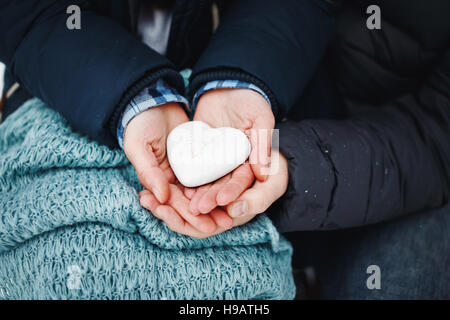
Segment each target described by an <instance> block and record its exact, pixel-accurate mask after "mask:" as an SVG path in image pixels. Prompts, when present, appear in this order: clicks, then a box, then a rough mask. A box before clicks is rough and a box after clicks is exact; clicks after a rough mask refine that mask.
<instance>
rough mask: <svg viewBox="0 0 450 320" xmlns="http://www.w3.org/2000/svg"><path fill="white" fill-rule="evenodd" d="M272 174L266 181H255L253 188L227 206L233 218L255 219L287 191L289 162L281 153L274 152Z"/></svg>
mask: <svg viewBox="0 0 450 320" xmlns="http://www.w3.org/2000/svg"><path fill="white" fill-rule="evenodd" d="M272 153H273V154H272V161H271V170H270V171H271V174H270V175H268V178H267V180H266V181H255V183H254V184H253V186H252V187H251V188H249V189H247V190H246V191H244V193H242V195H240V196H239V197H238V198H237V199H236V200H235V201H233V202H232V203H230V204H228V205H227V206H226V211H227V212H228V214H229V215H230V216H231V217H233V218H239V219H243V218H245V217H251V218H253V217H254V216H255V215H258V214H260V213H263V212H265V211H266V210H267V209H268V208H269V207H270V206H271V205H272V204H273V203H274V202H275V201H276V200H278V198H280V197H281V196H282V195H283V194H284V193H285V192H286V190H287V186H288V182H289V174H288V161H287V159H286V158H285V157H284V156H283V154H282V153H281V152H279V151H278V150H277V151H273V152H272Z"/></svg>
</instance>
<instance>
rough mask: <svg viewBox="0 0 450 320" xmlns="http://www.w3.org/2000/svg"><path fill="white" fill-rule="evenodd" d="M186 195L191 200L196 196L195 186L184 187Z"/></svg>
mask: <svg viewBox="0 0 450 320" xmlns="http://www.w3.org/2000/svg"><path fill="white" fill-rule="evenodd" d="M183 192H184V196H185V197H186V198H188V199H189V200H191V199H192V197H193V196H194V194H195V188H188V187H184V191H183Z"/></svg>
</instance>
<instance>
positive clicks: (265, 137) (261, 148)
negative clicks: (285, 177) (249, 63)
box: [194, 89, 275, 181]
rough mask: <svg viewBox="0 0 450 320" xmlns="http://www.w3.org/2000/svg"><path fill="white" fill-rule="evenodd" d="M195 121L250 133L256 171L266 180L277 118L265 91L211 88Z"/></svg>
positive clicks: (203, 96)
mask: <svg viewBox="0 0 450 320" xmlns="http://www.w3.org/2000/svg"><path fill="white" fill-rule="evenodd" d="M194 120H200V121H203V122H206V123H207V124H209V125H210V126H211V127H214V128H218V127H233V128H236V129H239V130H242V131H243V132H244V133H246V134H247V136H248V137H249V138H250V143H251V146H252V151H251V153H250V156H249V162H250V165H251V168H252V171H253V173H254V175H255V176H256V178H257V179H258V180H260V181H264V180H265V179H266V177H267V175H266V171H267V170H266V169H267V168H268V166H269V163H270V149H271V144H272V129H273V128H274V126H275V117H274V115H273V112H272V109H271V107H270V105H269V103H268V102H267V101H266V99H264V98H263V96H262V95H261V94H259V93H257V92H255V91H253V90H250V89H216V90H211V91H208V92H206V93H204V94H203V95H202V96H201V97H200V99H199V101H198V103H197V108H196V111H195V115H194Z"/></svg>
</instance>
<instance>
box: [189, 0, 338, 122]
mask: <svg viewBox="0 0 450 320" xmlns="http://www.w3.org/2000/svg"><path fill="white" fill-rule="evenodd" d="M334 9H335V8H334V5H333V6H332V5H330V4H328V2H325V1H324V0H291V1H283V2H282V3H280V2H279V1H276V0H268V1H258V0H239V1H234V2H233V3H232V4H231V5H230V6H229V8H227V9H226V12H225V14H224V15H223V16H222V17H221V21H220V25H219V28H218V29H217V31H216V32H215V34H214V35H213V36H212V39H211V41H210V43H209V45H208V47H207V48H206V50H205V52H204V53H203V54H202V56H201V57H200V59H199V61H198V62H197V64H196V65H195V67H194V70H193V76H192V80H191V88H190V92H191V94H194V93H195V92H196V91H197V89H199V87H200V86H201V85H202V84H204V83H206V82H208V81H210V80H223V79H234V80H242V81H246V82H250V83H253V84H256V85H257V86H259V87H260V88H261V89H262V90H263V91H264V92H265V93H266V94H267V95H268V97H269V99H270V100H271V104H272V108H273V111H274V114H275V116H276V118H278V119H279V118H281V117H283V116H284V115H285V114H286V113H287V112H288V110H289V109H290V108H291V107H292V106H293V105H294V104H295V102H296V101H297V100H298V99H299V97H300V96H301V94H302V91H303V89H304V88H305V86H306V84H307V83H308V82H309V80H310V78H311V76H312V74H313V72H314V70H315V68H316V67H317V65H318V64H319V61H320V59H321V57H322V55H323V53H324V52H325V48H326V46H327V43H328V40H329V39H330V36H331V34H332V26H333V21H334V19H333V11H334Z"/></svg>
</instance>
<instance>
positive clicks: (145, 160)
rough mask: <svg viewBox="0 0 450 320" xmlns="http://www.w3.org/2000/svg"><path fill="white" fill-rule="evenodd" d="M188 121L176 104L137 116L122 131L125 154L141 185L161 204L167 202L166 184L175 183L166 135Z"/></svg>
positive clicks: (168, 189)
mask: <svg viewBox="0 0 450 320" xmlns="http://www.w3.org/2000/svg"><path fill="white" fill-rule="evenodd" d="M188 120H189V119H188V117H187V115H186V113H185V111H184V110H183V108H182V107H181V106H180V105H179V104H178V103H167V104H164V105H161V106H158V107H154V108H151V109H149V110H146V111H144V112H142V113H140V114H138V115H137V116H136V117H134V118H133V119H132V120H131V121H130V122H129V123H128V125H127V127H126V129H125V134H124V139H123V149H124V152H125V154H126V156H127V157H128V159H129V160H130V162H131V164H132V165H133V166H134V168H135V170H136V173H137V176H138V179H139V181H140V183H141V184H142V186H143V187H144V188H145V189H147V190H151V191H152V193H153V194H154V195H155V196H156V198H157V199H158V201H159V202H160V203H165V202H167V200H168V199H169V197H170V188H169V183H170V182H174V181H175V176H174V174H173V172H172V169H171V168H170V165H169V161H168V159H167V155H166V139H167V135H168V134H169V133H170V131H171V130H172V129H173V128H175V127H176V126H178V125H179V124H181V123H183V122H186V121H188Z"/></svg>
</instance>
